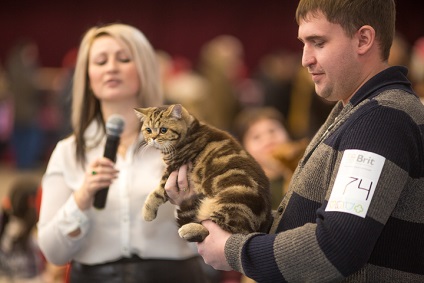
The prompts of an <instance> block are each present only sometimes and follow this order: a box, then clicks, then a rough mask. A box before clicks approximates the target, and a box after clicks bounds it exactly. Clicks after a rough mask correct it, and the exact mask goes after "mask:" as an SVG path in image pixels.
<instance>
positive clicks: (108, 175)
mask: <svg viewBox="0 0 424 283" xmlns="http://www.w3.org/2000/svg"><path fill="white" fill-rule="evenodd" d="M114 166H115V164H114V163H113V162H112V161H111V160H110V159H108V158H106V157H102V158H99V159H97V160H96V161H94V162H93V163H91V164H90V166H88V168H87V170H86V172H85V179H84V183H83V185H82V186H81V188H80V189H79V190H77V191H76V192H75V193H74V197H75V202H76V203H77V205H78V207H79V208H80V209H81V210H86V209H88V208H90V207H91V206H92V205H93V200H94V195H95V194H96V192H97V191H99V190H100V189H103V188H106V187H109V186H110V185H111V184H112V182H113V180H115V179H116V178H117V176H118V172H119V171H118V170H116V169H115V167H114Z"/></svg>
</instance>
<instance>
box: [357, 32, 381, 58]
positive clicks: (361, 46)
mask: <svg viewBox="0 0 424 283" xmlns="http://www.w3.org/2000/svg"><path fill="white" fill-rule="evenodd" d="M355 36H356V37H357V38H358V54H360V55H363V54H365V53H367V52H368V51H369V50H370V49H371V47H372V46H373V45H374V44H376V41H375V30H374V28H373V27H372V26H369V25H365V26H362V27H361V28H360V29H359V30H358V31H357V32H356V34H355Z"/></svg>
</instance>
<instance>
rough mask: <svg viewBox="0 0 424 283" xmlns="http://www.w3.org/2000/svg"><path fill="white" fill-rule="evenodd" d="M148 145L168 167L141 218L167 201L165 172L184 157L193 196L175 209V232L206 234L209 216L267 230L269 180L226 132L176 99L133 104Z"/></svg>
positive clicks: (239, 229)
mask: <svg viewBox="0 0 424 283" xmlns="http://www.w3.org/2000/svg"><path fill="white" fill-rule="evenodd" d="M135 112H136V114H137V116H138V117H139V118H140V120H141V121H142V127H141V130H142V132H143V135H144V138H145V142H144V143H145V144H144V145H146V144H147V146H154V147H155V148H157V149H159V150H161V152H162V156H163V160H164V161H165V163H166V165H167V168H166V170H165V172H164V174H163V176H162V179H161V181H160V184H159V186H158V187H157V189H155V190H154V191H153V192H152V193H150V194H149V196H148V197H147V200H146V202H145V205H144V207H143V217H144V219H145V220H146V221H152V220H153V219H155V218H156V214H157V211H158V209H159V206H160V205H161V204H163V203H165V202H166V201H167V200H168V196H167V194H166V191H165V189H164V185H165V183H166V181H167V179H168V177H169V174H170V173H171V172H172V171H174V170H176V169H178V168H180V167H181V166H182V165H184V164H188V163H189V162H190V163H191V164H192V166H190V169H189V172H188V173H187V176H188V179H189V181H190V188H192V189H193V190H194V191H195V192H196V195H195V196H194V197H192V198H191V199H188V200H185V201H184V202H183V203H182V204H181V205H180V208H179V210H178V219H177V222H178V225H179V227H180V229H179V230H178V233H179V235H180V237H181V238H183V239H185V240H187V241H189V242H201V241H203V239H204V238H205V237H206V236H207V235H208V234H209V232H208V230H207V229H206V228H205V227H204V226H203V225H201V224H200V222H201V221H203V220H205V219H211V220H212V221H214V222H215V223H216V224H218V225H219V226H220V227H221V228H223V229H224V230H226V231H229V232H232V233H243V234H247V233H250V232H266V230H267V229H268V226H269V224H270V220H271V204H270V191H269V180H268V178H267V177H266V175H265V173H264V171H263V170H262V168H261V167H260V165H259V164H258V163H257V162H256V161H255V160H254V159H253V157H251V156H250V155H249V154H248V153H247V152H246V151H245V150H244V149H243V148H242V146H241V145H240V144H239V143H238V142H237V141H236V140H235V139H234V138H233V137H232V136H231V135H230V134H228V133H227V132H224V131H222V130H219V129H217V128H214V127H212V126H209V125H207V124H205V123H201V122H199V120H197V119H196V118H195V117H194V116H192V115H190V114H189V113H188V111H187V110H186V109H185V108H184V107H183V106H182V105H181V104H173V105H170V106H163V107H150V108H136V109H135Z"/></svg>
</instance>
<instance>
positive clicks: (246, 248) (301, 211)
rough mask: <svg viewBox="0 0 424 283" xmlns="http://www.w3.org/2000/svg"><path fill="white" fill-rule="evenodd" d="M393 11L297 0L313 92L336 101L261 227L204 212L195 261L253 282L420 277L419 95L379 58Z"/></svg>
mask: <svg viewBox="0 0 424 283" xmlns="http://www.w3.org/2000/svg"><path fill="white" fill-rule="evenodd" d="M395 17H396V10H395V3H394V0H373V1H368V0H351V1H345V0H300V2H299V5H298V8H297V11H296V19H297V22H298V24H299V30H298V38H299V40H300V41H301V42H302V43H303V57H302V65H303V66H304V67H306V68H307V69H308V71H309V73H310V74H311V76H312V80H313V82H314V84H315V91H316V93H317V94H318V95H319V96H321V97H323V98H325V99H327V100H329V101H338V103H337V104H336V105H335V107H334V109H333V110H332V112H331V113H330V115H329V117H328V119H327V121H326V122H325V124H324V125H323V126H322V127H321V129H320V130H319V131H318V132H317V134H316V136H315V137H314V138H313V140H312V141H311V143H310V145H309V147H308V148H307V150H306V152H305V155H304V156H303V158H302V160H301V161H300V163H299V166H298V168H297V170H296V172H295V175H294V176H293V178H292V182H291V184H290V188H289V192H288V193H287V195H286V197H285V198H284V199H283V200H282V202H281V204H280V206H279V208H278V209H277V212H276V214H275V216H274V223H273V226H272V228H271V231H270V233H269V234H260V233H254V234H249V235H241V234H230V233H227V232H225V231H223V230H222V229H220V228H219V227H218V226H217V225H215V224H214V223H213V222H212V221H210V220H207V221H204V222H202V224H203V225H204V226H205V227H206V228H207V229H208V230H209V236H208V237H206V238H205V240H204V241H203V242H201V243H199V244H198V250H199V253H200V254H201V255H202V256H203V258H204V260H205V262H206V263H208V264H210V265H211V266H213V267H214V268H216V269H222V270H230V269H234V270H237V271H240V272H242V273H244V274H246V275H247V276H248V277H251V278H252V279H254V280H256V281H257V282H338V281H343V282H423V281H424V260H422V259H423V258H424V243H423V240H422V239H423V238H424V209H423V206H422V203H423V201H424V106H423V105H422V104H421V103H420V101H419V99H418V97H417V96H416V94H415V93H414V91H413V90H412V88H411V83H410V82H409V81H408V79H407V69H406V68H404V67H399V66H389V64H388V61H387V60H388V56H389V52H390V47H391V44H392V40H393V36H394V31H395ZM182 170H186V169H185V168H182ZM182 170H180V172H179V173H178V172H174V173H173V175H171V177H170V179H169V180H168V185H167V192H168V195H169V196H170V197H175V196H176V195H177V194H178V196H179V197H176V198H175V199H174V202H175V203H177V204H178V203H180V202H181V200H182V199H184V196H185V194H189V193H190V192H187V191H186V192H182V191H179V192H178V188H177V187H176V185H175V184H178V186H180V188H182V187H187V186H188V183H187V181H186V180H184V176H183V175H184V174H183V173H181V171H182ZM178 175H179V176H178ZM177 178H178V181H177Z"/></svg>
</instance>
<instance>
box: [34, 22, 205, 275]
mask: <svg viewBox="0 0 424 283" xmlns="http://www.w3.org/2000/svg"><path fill="white" fill-rule="evenodd" d="M161 103H162V94H161V90H160V80H159V72H158V67H157V64H156V59H155V54H154V51H153V49H152V47H151V46H150V43H149V42H148V40H147V39H146V38H145V37H144V35H143V34H142V33H141V32H140V31H139V30H137V29H136V28H134V27H131V26H128V25H124V24H111V25H107V26H103V27H93V28H91V29H89V30H88V31H87V33H86V34H85V36H84V38H83V39H82V42H81V45H80V48H79V54H78V58H77V63H76V68H75V74H74V85H73V105H72V106H73V110H72V111H73V112H72V126H73V134H72V135H71V136H70V137H68V138H66V139H64V140H62V141H60V142H59V143H58V144H57V146H56V148H55V150H54V152H53V153H52V156H51V159H50V161H49V164H48V167H47V170H46V173H45V175H44V177H43V182H42V188H43V198H42V203H41V214H40V221H39V225H38V227H39V244H40V247H41V249H42V251H43V253H44V254H45V256H46V258H47V260H48V261H50V262H52V263H54V264H57V265H62V264H66V263H67V262H69V261H71V270H70V281H71V282H79V283H81V282H205V279H204V278H203V273H202V268H201V265H200V261H199V260H198V256H197V254H196V252H195V249H194V248H193V247H192V246H190V245H189V244H188V243H187V242H185V241H184V240H182V239H180V238H179V236H178V233H177V226H176V223H175V218H174V208H173V206H172V205H170V204H168V205H165V206H163V207H161V209H160V210H159V213H158V217H157V219H155V221H152V222H145V221H144V220H143V219H142V216H141V208H142V206H143V202H144V200H145V198H146V196H147V195H148V193H149V192H150V191H151V190H153V189H154V188H155V186H156V185H157V184H158V183H159V180H160V177H161V174H162V171H163V168H164V164H163V162H162V159H161V156H160V153H159V152H158V151H156V150H155V149H151V148H148V149H143V150H137V149H138V144H139V143H140V141H141V139H142V137H141V135H140V123H139V120H138V118H137V117H136V115H135V114H134V111H133V108H135V107H149V106H155V105H159V104H161ZM113 114H118V115H121V116H122V117H123V119H124V121H125V127H124V129H123V132H122V134H121V136H120V144H119V147H118V150H117V157H116V163H113V162H112V161H111V160H109V159H107V158H105V157H103V152H104V148H105V143H106V134H105V121H107V120H108V118H109V117H110V116H111V115H113ZM105 187H109V191H108V195H107V201H106V206H105V208H104V209H96V208H94V207H93V200H94V196H95V194H96V192H97V191H99V190H100V189H102V188H105Z"/></svg>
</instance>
